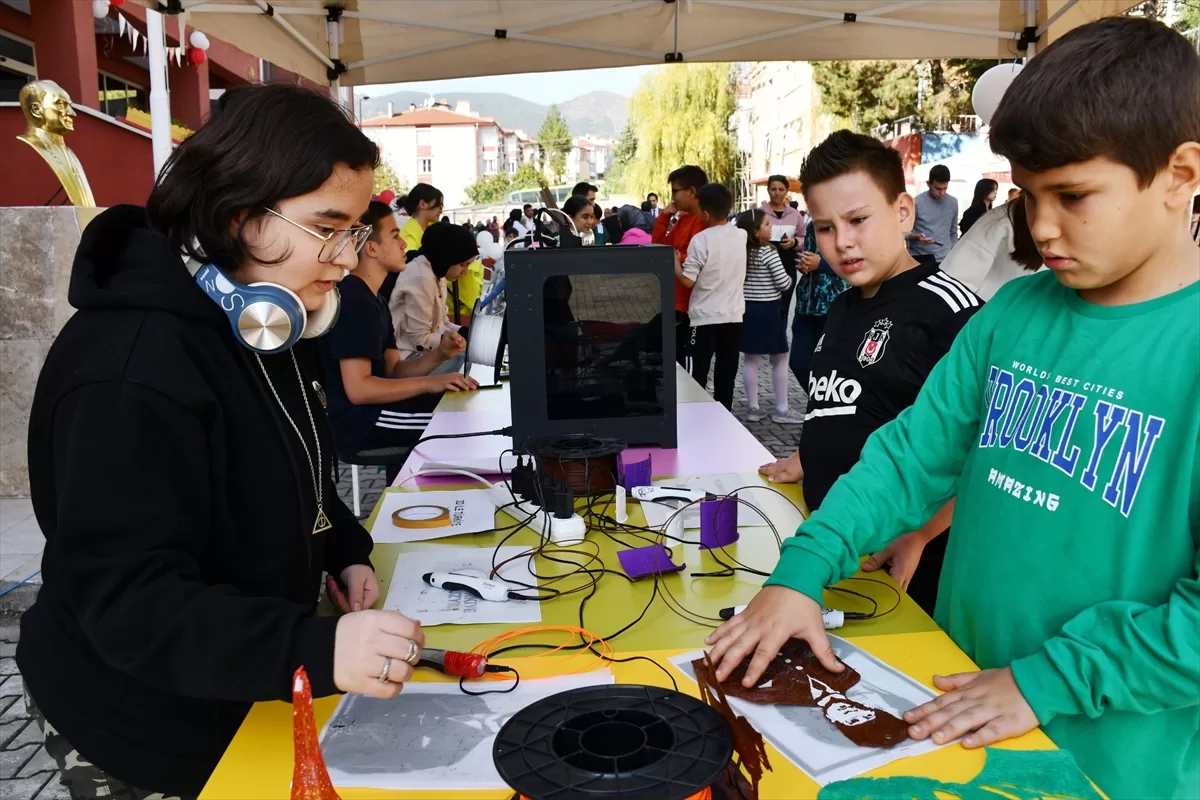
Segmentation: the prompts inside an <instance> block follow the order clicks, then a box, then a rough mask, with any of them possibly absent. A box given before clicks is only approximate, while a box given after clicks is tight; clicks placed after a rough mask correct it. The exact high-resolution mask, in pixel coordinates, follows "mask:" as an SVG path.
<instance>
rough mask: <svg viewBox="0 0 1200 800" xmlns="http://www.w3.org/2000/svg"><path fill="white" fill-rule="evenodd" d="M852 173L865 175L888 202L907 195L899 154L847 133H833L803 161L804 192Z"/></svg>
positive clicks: (871, 140)
mask: <svg viewBox="0 0 1200 800" xmlns="http://www.w3.org/2000/svg"><path fill="white" fill-rule="evenodd" d="M851 172H864V173H866V175H867V177H869V178H870V179H871V180H873V181H874V182H875V185H876V186H878V187H879V188H880V189H881V190H882V191H883V194H884V196H885V197H887V199H888V201H889V202H892V201H895V199H896V198H897V197H899V196H900V195H902V194H904V166H903V164H902V163H901V162H900V154H899V153H897V152H896V151H895V150H893V149H892V148H890V147H888V146H887V145H886V144H884V143H883V142H881V141H879V140H878V139H872V138H871V137H870V136H864V135H863V134H861V133H853V132H851V131H847V130H841V131H836V132H835V133H832V134H830V135H829V137H828V138H827V139H826V140H825V141H823V142H821V143H820V144H819V145H817V146H816V147H814V148H813V149H812V152H810V153H809V154H808V155H807V156H806V157H805V158H804V163H803V164H801V165H800V186H801V190H802V191H803V192H805V193H808V192H809V191H810V190H811V189H812V188H813V187H814V186H816V185H818V184H821V183H824V182H825V181H831V180H833V179H834V178H840V177H841V176H842V175H846V174H848V173H851Z"/></svg>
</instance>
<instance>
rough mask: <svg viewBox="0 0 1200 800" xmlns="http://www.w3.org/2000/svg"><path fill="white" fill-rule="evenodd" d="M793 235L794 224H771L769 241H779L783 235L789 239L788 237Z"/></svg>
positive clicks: (794, 232) (794, 231) (794, 233)
mask: <svg viewBox="0 0 1200 800" xmlns="http://www.w3.org/2000/svg"><path fill="white" fill-rule="evenodd" d="M795 235H796V226H795V225H772V226H771V241H772V242H778V241H781V240H782V239H783V237H785V236H786V237H788V238H789V239H790V238H792V237H794V236H795Z"/></svg>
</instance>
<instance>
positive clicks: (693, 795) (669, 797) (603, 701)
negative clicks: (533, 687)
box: [492, 684, 733, 800]
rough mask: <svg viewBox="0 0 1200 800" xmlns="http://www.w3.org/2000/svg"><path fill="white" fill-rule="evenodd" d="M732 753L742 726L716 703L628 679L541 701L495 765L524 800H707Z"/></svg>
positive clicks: (521, 715)
mask: <svg viewBox="0 0 1200 800" xmlns="http://www.w3.org/2000/svg"><path fill="white" fill-rule="evenodd" d="M732 756H733V732H732V731H731V730H730V728H729V723H727V722H726V721H725V718H724V717H722V716H721V715H720V713H718V712H717V711H716V710H715V709H713V708H710V707H709V706H707V705H705V704H704V703H702V702H701V701H699V700H697V699H695V698H694V697H690V696H688V695H685V694H682V693H681V692H677V691H674V690H672V689H663V688H659V687H654V686H637V685H623V684H617V685H605V686H590V687H587V688H583V689H574V690H572V691H569V692H560V693H559V694H556V695H552V696H551V697H547V698H544V699H542V700H538V701H537V702H535V703H532V704H531V705H529V706H527V707H525V708H523V709H521V710H520V711H518V712H517V713H516V714H515V715H513V717H512V718H511V719H509V721H508V722H506V723H505V724H504V727H502V728H501V729H500V732H499V733H498V734H497V735H496V741H495V744H494V745H493V746H492V760H493V762H494V763H495V765H496V771H497V772H499V773H500V777H501V778H502V779H503V780H504V782H505V783H506V784H507V785H508V786H509V787H511V788H512V789H513V790H515V791H516V792H517V794H518V795H519V796H520V797H521V798H523V800H551V798H553V800H592V799H593V798H595V799H596V800H598V799H599V798H605V799H606V800H611V798H613V797H620V798H622V800H693V799H697V800H698V799H699V798H707V797H710V796H711V787H713V785H714V784H716V783H717V782H718V780H719V779H720V777H721V775H722V774H723V773H725V771H726V769H727V768H728V767H729V764H730V759H731V758H732Z"/></svg>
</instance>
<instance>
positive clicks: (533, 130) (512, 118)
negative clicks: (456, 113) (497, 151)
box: [362, 91, 629, 139]
mask: <svg viewBox="0 0 1200 800" xmlns="http://www.w3.org/2000/svg"><path fill="white" fill-rule="evenodd" d="M368 97H369V98H370V99H368V100H364V101H363V104H362V114H363V117H364V118H365V119H370V118H371V117H379V116H383V115H384V114H386V113H387V104H388V103H389V102H390V103H392V106H393V110H394V111H395V113H397V114H400V113H402V112H404V111H407V110H408V107H409V105H412V104H416V105H417V106H420V105H421V104H423V103H424V102H425V100H426V99H427V98H428V97H429V95H428V94H427V93H425V92H392V93H391V94H385V95H380V96H378V97H375V96H374V95H368ZM434 98H435V99H436V100H445V101H446V102H447V103H449V104H450V107H451V108H454V107H455V105H456V104H457V103H458V101H459V100H466V101H467V102H468V103H470V104H471V110H472V111H478V112H479V114H480V116H484V117H491V118H492V119H494V120H496V121H497V122H499V123H500V124H501V125H503V126H504V127H505V128H509V129H510V130H512V129H518V128H519V129H520V130H523V131H525V133H526V134H528V135H529V136H531V137H536V136H537V134H538V131H539V130H540V129H541V127H542V121H543V120H544V119H545V118H546V112H547V111H548V110H549V109H550V106H549V105H542V104H541V103H533V102H530V101H529V100H523V99H521V98H520V97H514V96H513V95H511V94H504V93H500V92H454V93H450V94H436V95H434ZM558 110H559V111H560V112H562V115H563V119H565V120H566V122H567V127H568V128H570V129H571V135H573V136H583V135H584V134H589V133H590V134H592V135H595V136H600V137H605V138H609V139H615V138H617V136H618V135H620V133H621V131H622V130H623V129H624V128H625V122H626V120H627V119H628V116H629V110H628V98H625V97H622V96H621V95H619V94H616V93H615V92H603V91H601V92H589V93H588V94H585V95H583V96H582V97H576V98H575V99H574V100H568V101H567V102H565V103H559V104H558Z"/></svg>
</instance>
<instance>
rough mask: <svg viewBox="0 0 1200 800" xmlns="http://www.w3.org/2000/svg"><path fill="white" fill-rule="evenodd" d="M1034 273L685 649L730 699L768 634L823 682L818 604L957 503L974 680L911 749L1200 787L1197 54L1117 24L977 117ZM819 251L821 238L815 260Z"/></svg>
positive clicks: (959, 566)
mask: <svg viewBox="0 0 1200 800" xmlns="http://www.w3.org/2000/svg"><path fill="white" fill-rule="evenodd" d="M991 145H992V149H993V150H994V151H995V152H997V153H999V154H1001V155H1004V156H1007V157H1008V158H1009V159H1010V161H1011V162H1012V165H1013V179H1014V182H1015V183H1016V184H1017V185H1018V186H1020V187H1021V189H1022V192H1023V197H1024V202H1025V203H1026V209H1027V212H1028V218H1029V228H1030V231H1031V233H1032V234H1033V238H1034V240H1035V241H1036V242H1037V244H1038V246H1039V248H1040V249H1041V252H1042V256H1043V259H1044V261H1045V263H1046V266H1047V267H1049V270H1048V271H1046V272H1043V273H1039V274H1036V275H1033V276H1030V277H1027V278H1020V279H1018V280H1015V281H1012V282H1011V283H1009V284H1008V285H1006V286H1005V287H1004V288H1003V289H1001V291H1000V292H999V293H998V294H996V296H995V297H994V299H993V300H992V301H991V302H989V303H988V304H987V305H986V306H985V307H984V308H983V309H982V310H981V311H980V312H979V313H978V314H976V315H975V317H974V318H973V319H972V320H971V321H970V322H969V323H968V324H967V326H966V327H965V328H964V329H963V331H962V333H961V334H960V335H959V336H958V338H957V339H956V340H955V342H954V344H953V346H952V347H951V349H950V352H949V353H948V354H947V355H946V356H945V357H944V358H943V359H942V360H941V362H939V363H938V365H937V366H936V367H934V369H933V371H932V373H931V374H930V376H929V378H928V380H927V381H926V383H925V386H924V388H923V389H922V391H921V393H920V395H919V396H918V398H917V401H916V403H915V404H914V405H913V406H912V407H910V408H908V409H907V410H905V411H904V412H902V413H901V414H900V416H899V417H898V418H897V419H896V420H895V421H894V422H892V423H890V424H888V425H886V426H884V427H883V428H881V429H879V430H878V431H877V432H876V433H874V434H873V435H872V436H871V438H870V439H869V440H868V441H867V444H866V446H865V447H864V448H863V451H862V457H861V460H860V461H859V463H858V464H857V465H856V466H855V467H854V468H853V469H852V470H851V471H850V472H849V473H848V474H847V475H846V476H844V477H843V478H841V479H840V480H839V481H838V482H837V483H836V484H835V485H834V486H833V488H832V490H831V491H830V492H829V494H828V496H827V497H826V499H825V502H824V503H823V504H822V505H821V508H820V510H819V511H817V512H816V513H814V514H813V515H812V517H811V518H810V519H809V520H808V521H807V522H805V523H804V524H803V525H802V526H801V528H800V530H799V531H798V532H797V534H796V536H794V537H793V538H792V539H790V540H789V541H788V542H787V543H785V545H784V549H783V553H782V555H781V557H780V560H779V564H778V565H777V566H776V568H775V571H774V573H773V574H772V576H771V578H770V579H769V580H768V581H767V582H766V584H767V585H766V586H765V588H764V589H763V590H762V591H761V592H760V593H759V594H758V596H757V597H755V599H754V600H753V601H752V602H751V603H750V605H749V606H748V607H747V608H746V610H745V611H743V612H742V613H741V614H739V615H737V616H736V617H734V618H733V619H732V620H730V621H729V622H727V623H726V624H725V625H723V626H721V628H719V629H718V630H717V631H715V632H714V633H713V634H712V636H710V637H709V642H708V643H709V644H711V645H713V648H712V656H713V660H714V662H715V663H717V664H718V670H717V676H718V678H720V679H724V678H725V677H726V676H728V674H729V673H730V671H732V669H733V668H734V666H736V665H737V664H738V663H739V662H740V661H741V660H742V659H743V658H745V657H746V656H748V655H751V654H753V660H752V664H751V667H750V669H749V671H748V672H747V674H746V679H745V682H746V684H747V685H748V686H749V685H753V683H754V682H755V681H757V680H758V677H759V676H760V674H761V673H762V670H763V668H764V667H765V666H766V664H767V663H768V662H769V661H770V659H771V658H772V657H773V656H774V655H775V654H776V653H777V652H778V650H779V647H780V646H781V645H782V644H783V643H784V642H785V641H787V639H788V638H789V637H797V638H801V639H804V640H806V641H807V642H808V643H809V644H810V645H811V646H812V648H813V650H814V652H815V653H816V654H817V655H818V657H819V658H820V659H821V660H822V662H823V663H825V664H826V666H828V667H829V668H830V669H834V670H840V669H841V666H840V664H839V663H838V662H837V659H836V658H835V657H834V655H833V651H832V649H831V648H830V646H829V640H828V638H827V637H826V635H825V632H824V628H823V626H822V623H821V609H820V599H821V590H822V587H824V586H826V585H829V584H832V583H835V582H837V581H838V580H840V579H842V578H844V577H846V576H848V575H850V574H851V573H853V572H854V570H855V569H856V568H857V567H858V561H859V557H860V554H863V553H867V552H870V551H872V550H877V549H879V548H881V547H883V546H884V545H886V544H887V543H888V542H889V541H890V540H891V539H893V538H895V537H896V536H897V535H899V534H901V533H903V532H905V531H910V530H915V529H916V528H918V527H919V526H920V525H921V524H922V523H923V522H924V521H925V520H926V519H928V518H929V517H930V516H931V514H932V513H933V512H934V511H936V510H937V509H938V508H939V507H940V506H941V505H942V504H943V503H945V502H946V500H947V499H948V498H949V497H950V496H951V495H954V496H956V498H957V499H956V503H957V507H956V509H955V512H954V536H953V537H952V538H951V540H950V542H949V546H948V550H947V553H946V559H945V566H944V568H943V572H942V578H941V585H940V590H939V596H938V605H937V613H936V614H935V617H936V619H937V621H938V623H939V624H940V625H941V626H942V627H943V628H944V629H945V630H946V632H947V633H948V634H949V635H950V637H951V638H952V639H953V640H954V641H955V642H956V643H957V644H958V645H959V646H960V647H962V648H963V650H965V651H966V652H967V654H968V655H970V656H971V658H973V659H974V660H975V662H976V663H978V664H979V665H980V667H982V668H983V671H982V672H975V673H963V674H959V675H951V676H948V677H941V676H936V677H935V678H934V682H935V684H936V685H937V686H938V688H940V689H942V690H943V691H944V692H945V694H943V695H942V696H941V697H939V698H938V699H937V701H936V702H934V703H929V704H927V705H925V706H921V707H919V708H916V709H914V710H912V711H910V712H909V713H908V714H906V715H905V718H906V720H907V721H908V722H909V723H910V724H911V726H912V727H911V729H910V733H911V735H912V736H914V737H915V738H925V737H929V736H932V737H933V739H934V740H935V741H938V742H945V741H950V740H953V739H956V738H958V737H960V736H965V738H964V739H963V745H964V746H966V747H982V746H984V745H988V744H991V743H993V742H997V741H1000V740H1002V739H1008V738H1012V737H1015V736H1020V735H1021V734H1023V733H1026V732H1027V731H1030V730H1032V729H1033V728H1035V727H1037V726H1038V725H1039V724H1040V725H1041V726H1042V727H1043V728H1044V729H1045V731H1046V733H1047V734H1048V735H1049V736H1050V737H1051V738H1052V739H1053V740H1054V741H1055V742H1056V743H1057V744H1058V745H1060V746H1061V747H1063V748H1066V749H1068V750H1070V751H1071V752H1072V753H1073V754H1074V756H1075V758H1076V760H1077V761H1078V763H1079V765H1080V767H1081V768H1082V769H1083V770H1084V771H1085V772H1086V773H1087V774H1088V775H1089V776H1090V777H1091V778H1092V779H1093V780H1094V781H1095V782H1096V783H1097V785H1099V787H1100V788H1101V789H1102V790H1104V791H1105V792H1106V793H1107V794H1108V795H1109V796H1110V797H1114V798H1126V797H1138V798H1143V797H1153V798H1162V797H1195V796H1196V795H1197V791H1198V789H1200V579H1198V576H1197V573H1198V570H1200V564H1198V562H1197V548H1198V545H1200V402H1198V401H1197V396H1198V395H1200V369H1198V365H1200V258H1198V257H1197V253H1196V248H1195V244H1194V243H1193V242H1192V241H1191V238H1190V236H1189V232H1188V227H1187V222H1188V210H1189V207H1190V204H1191V198H1192V196H1193V195H1194V194H1195V192H1196V190H1197V188H1198V187H1200V56H1197V54H1196V52H1195V51H1194V50H1193V49H1192V47H1191V46H1190V44H1189V43H1188V42H1187V41H1186V40H1185V39H1184V38H1183V37H1182V36H1180V35H1179V34H1177V33H1175V32H1174V31H1172V30H1171V29H1170V28H1168V27H1166V26H1165V25H1162V24H1161V23H1158V22H1155V21H1151V20H1146V19H1138V18H1130V17H1117V18H1109V19H1103V20H1100V21H1097V22H1094V23H1091V24H1089V25H1085V26H1083V27H1080V28H1077V29H1075V30H1073V31H1071V32H1070V33H1068V34H1067V35H1066V36H1064V37H1063V38H1062V39H1060V40H1058V41H1057V42H1055V43H1054V44H1052V45H1050V46H1049V47H1048V48H1047V49H1046V50H1045V51H1044V52H1042V53H1041V54H1039V55H1038V56H1037V57H1036V58H1034V59H1032V60H1031V62H1030V63H1029V65H1028V66H1026V67H1025V69H1024V70H1023V71H1022V72H1021V74H1020V75H1019V76H1018V77H1017V78H1016V80H1015V81H1014V82H1013V84H1012V86H1011V87H1010V88H1009V89H1008V91H1007V93H1006V94H1005V95H1004V99H1003V101H1002V102H1001V104H1000V108H999V109H998V110H997V112H996V115H995V117H994V118H993V120H992V129H991ZM824 249H825V247H824V246H822V250H824Z"/></svg>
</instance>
